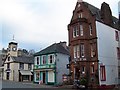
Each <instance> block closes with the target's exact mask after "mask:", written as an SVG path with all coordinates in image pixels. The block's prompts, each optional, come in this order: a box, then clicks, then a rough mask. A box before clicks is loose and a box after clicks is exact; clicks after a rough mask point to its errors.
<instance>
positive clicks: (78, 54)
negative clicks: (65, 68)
mask: <svg viewBox="0 0 120 90" xmlns="http://www.w3.org/2000/svg"><path fill="white" fill-rule="evenodd" d="M76 47H77V58H79V57H80V46H79V45H77V46H76Z"/></svg>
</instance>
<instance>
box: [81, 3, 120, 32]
mask: <svg viewBox="0 0 120 90" xmlns="http://www.w3.org/2000/svg"><path fill="white" fill-rule="evenodd" d="M83 3H84V5H85V6H86V7H87V8H88V9H89V10H90V12H91V14H92V15H95V16H96V20H97V21H100V22H102V23H104V22H103V21H102V19H101V10H100V9H99V8H97V7H95V6H93V5H91V4H89V3H87V2H83ZM112 18H113V24H112V27H113V28H116V29H118V30H120V21H119V19H117V18H116V17H114V16H113V17H112Z"/></svg>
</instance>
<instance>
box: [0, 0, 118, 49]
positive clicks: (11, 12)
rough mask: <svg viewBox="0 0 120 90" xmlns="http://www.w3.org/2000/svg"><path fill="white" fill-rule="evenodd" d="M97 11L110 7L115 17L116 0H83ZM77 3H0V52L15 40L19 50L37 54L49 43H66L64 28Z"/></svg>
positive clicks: (21, 0) (41, 0)
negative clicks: (22, 49) (36, 52)
mask: <svg viewBox="0 0 120 90" xmlns="http://www.w3.org/2000/svg"><path fill="white" fill-rule="evenodd" d="M84 1H85V2H88V3H90V4H92V5H94V6H96V7H98V8H100V7H101V3H102V2H106V3H108V4H109V5H110V7H111V10H112V14H113V16H116V17H118V1H120V0H84ZM76 2H77V0H0V12H1V14H0V34H1V35H0V48H2V47H4V48H7V45H8V42H10V41H11V40H12V37H13V35H14V37H15V40H16V41H17V42H18V44H19V46H18V47H19V48H26V49H28V50H30V49H34V50H36V51H39V50H41V49H43V48H45V47H47V46H49V45H51V44H53V43H55V42H56V43H58V42H60V41H66V42H68V30H67V25H68V24H69V23H70V20H71V17H72V12H73V10H74V8H75V5H76Z"/></svg>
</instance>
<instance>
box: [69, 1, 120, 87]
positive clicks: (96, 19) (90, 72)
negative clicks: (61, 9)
mask: <svg viewBox="0 0 120 90" xmlns="http://www.w3.org/2000/svg"><path fill="white" fill-rule="evenodd" d="M119 26H120V24H119V20H118V19H117V18H115V17H113V16H112V12H111V10H110V7H109V5H108V4H107V3H105V2H104V3H102V5H101V9H98V8H96V7H94V6H93V5H90V4H88V3H87V2H83V1H82V0H78V2H77V4H76V7H75V10H74V11H73V16H72V18H71V21H70V24H69V25H68V32H69V47H70V56H71V61H70V70H71V72H70V73H71V76H72V79H73V80H75V79H79V80H81V79H82V78H85V79H86V81H87V82H86V83H87V85H92V86H96V85H100V86H102V85H116V84H118V83H119V76H120V75H119V73H120V71H119V66H120V65H119V64H118V63H119V59H120V58H119V57H120V49H119V48H120V46H119V43H120V41H119V39H120V37H119V35H120V28H119Z"/></svg>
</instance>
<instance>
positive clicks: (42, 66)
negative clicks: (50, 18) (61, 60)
mask: <svg viewBox="0 0 120 90" xmlns="http://www.w3.org/2000/svg"><path fill="white" fill-rule="evenodd" d="M55 67H56V66H55V64H45V65H34V69H53V68H55Z"/></svg>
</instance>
